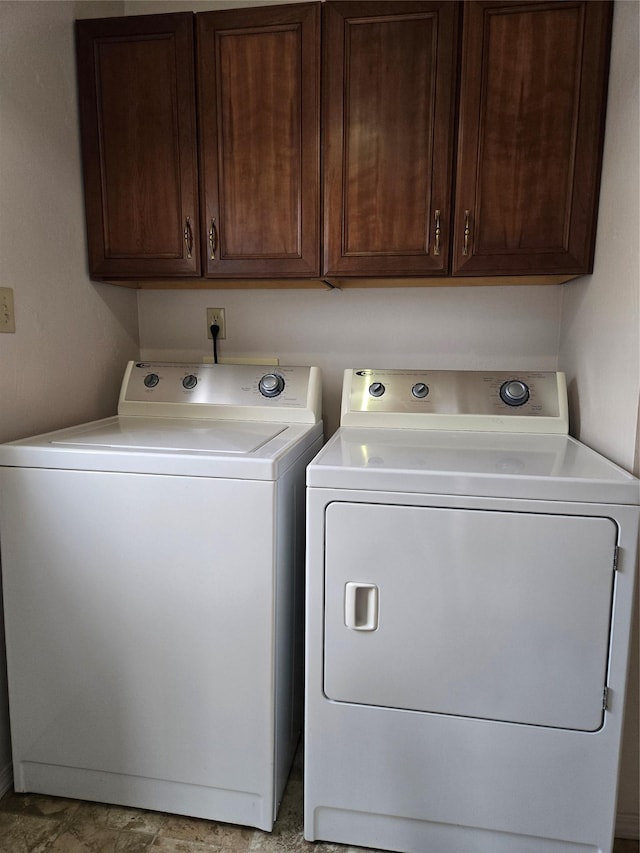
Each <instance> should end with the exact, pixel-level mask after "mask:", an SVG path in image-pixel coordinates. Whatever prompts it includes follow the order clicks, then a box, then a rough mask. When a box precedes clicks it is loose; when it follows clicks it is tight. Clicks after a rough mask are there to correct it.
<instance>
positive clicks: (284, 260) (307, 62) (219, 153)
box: [197, 3, 320, 278]
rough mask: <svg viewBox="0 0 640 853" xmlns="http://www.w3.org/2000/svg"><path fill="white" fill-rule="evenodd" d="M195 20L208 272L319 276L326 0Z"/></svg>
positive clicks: (202, 16) (209, 14)
mask: <svg viewBox="0 0 640 853" xmlns="http://www.w3.org/2000/svg"><path fill="white" fill-rule="evenodd" d="M197 22H198V23H197V36H198V91H199V117H200V164H201V171H202V174H201V204H202V206H201V211H202V220H203V225H202V240H203V243H205V249H206V251H205V257H206V259H207V260H206V267H205V275H207V276H222V277H240V278H242V277H270V276H278V277H280V276H317V275H318V274H319V272H320V237H319V227H320V226H319V219H320V157H319V147H320V146H319V137H320V107H319V99H320V96H319V90H320V58H319V51H320V27H319V7H318V5H317V4H315V3H312V4H301V5H284V6H279V7H278V6H273V7H266V8H250V9H234V10H230V11H225V12H205V13H202V14H199V15H198V16H197Z"/></svg>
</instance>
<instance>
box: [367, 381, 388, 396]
mask: <svg viewBox="0 0 640 853" xmlns="http://www.w3.org/2000/svg"><path fill="white" fill-rule="evenodd" d="M386 390H387V389H386V388H385V387H384V385H383V384H382V382H372V383H371V385H369V394H371V396H372V397H382V395H383V394H384V392H385V391H386Z"/></svg>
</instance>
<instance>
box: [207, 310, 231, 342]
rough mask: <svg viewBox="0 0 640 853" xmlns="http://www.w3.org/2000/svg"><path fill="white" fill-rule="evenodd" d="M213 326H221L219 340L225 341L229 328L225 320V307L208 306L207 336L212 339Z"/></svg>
mask: <svg viewBox="0 0 640 853" xmlns="http://www.w3.org/2000/svg"><path fill="white" fill-rule="evenodd" d="M211 326H219V327H220V331H219V332H218V340H219V341H223V340H224V339H225V338H226V337H227V328H226V325H225V322H224V308H207V337H208V338H209V340H211V339H212V335H211Z"/></svg>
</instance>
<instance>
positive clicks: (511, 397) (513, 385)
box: [500, 379, 529, 406]
mask: <svg viewBox="0 0 640 853" xmlns="http://www.w3.org/2000/svg"><path fill="white" fill-rule="evenodd" d="M500 399H501V400H502V402H503V403H506V404H507V406H523V405H524V404H525V403H526V402H527V400H528V399H529V386H528V385H527V383H526V382H522V380H520V379H509V380H508V382H503V383H502V385H501V387H500Z"/></svg>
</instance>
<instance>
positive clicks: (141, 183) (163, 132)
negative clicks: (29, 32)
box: [76, 13, 200, 278]
mask: <svg viewBox="0 0 640 853" xmlns="http://www.w3.org/2000/svg"><path fill="white" fill-rule="evenodd" d="M76 32H77V62H78V85H79V98H80V120H81V138H82V150H83V164H84V180H85V205H86V216H87V235H88V245H89V267H90V272H91V274H92V275H93V276H95V277H97V278H100V277H116V278H117V277H119V276H123V277H129V278H135V277H138V276H139V277H149V276H155V277H158V276H189V275H199V273H200V247H199V219H198V194H197V193H198V189H197V148H196V116H195V85H194V71H193V19H192V15H191V14H182V13H178V14H168V15H149V16H140V17H135V16H134V17H130V18H107V19H95V20H83V21H78V22H77V25H76Z"/></svg>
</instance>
